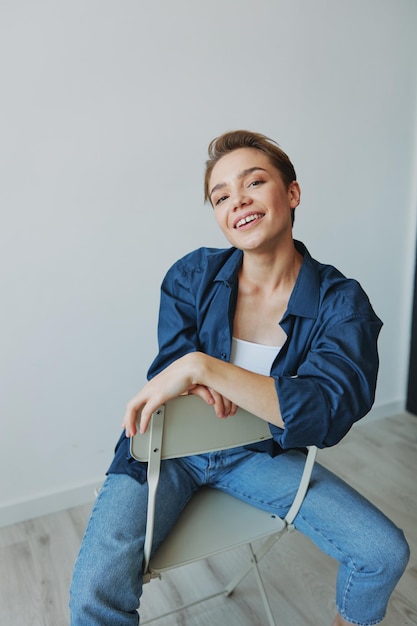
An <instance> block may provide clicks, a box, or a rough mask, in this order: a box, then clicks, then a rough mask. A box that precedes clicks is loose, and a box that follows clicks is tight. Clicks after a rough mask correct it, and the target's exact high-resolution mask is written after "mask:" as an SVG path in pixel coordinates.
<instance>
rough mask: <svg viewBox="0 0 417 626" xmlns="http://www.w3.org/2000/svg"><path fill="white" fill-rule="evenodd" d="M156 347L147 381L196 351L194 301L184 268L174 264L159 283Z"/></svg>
mask: <svg viewBox="0 0 417 626" xmlns="http://www.w3.org/2000/svg"><path fill="white" fill-rule="evenodd" d="M158 345H159V350H158V355H157V356H156V358H155V360H154V361H153V363H152V364H151V366H150V368H149V370H148V379H150V378H153V377H154V376H156V374H158V373H159V372H161V371H162V370H164V369H165V368H166V367H168V365H170V364H171V363H172V362H174V361H175V360H176V359H179V358H180V357H181V356H184V354H187V353H189V352H195V351H196V350H198V349H199V341H198V336H197V326H196V306H195V297H194V294H193V290H192V288H191V277H190V272H189V271H188V268H187V267H186V266H185V265H183V266H181V265H180V264H178V263H176V264H175V265H174V266H173V267H171V269H170V270H169V271H168V272H167V274H166V276H165V278H164V280H163V281H162V285H161V298H160V305H159V320H158Z"/></svg>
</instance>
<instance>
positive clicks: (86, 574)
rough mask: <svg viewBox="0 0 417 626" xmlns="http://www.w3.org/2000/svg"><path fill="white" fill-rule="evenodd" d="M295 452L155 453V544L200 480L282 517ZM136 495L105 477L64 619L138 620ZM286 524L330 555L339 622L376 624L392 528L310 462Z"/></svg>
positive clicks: (399, 542)
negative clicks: (164, 456)
mask: <svg viewBox="0 0 417 626" xmlns="http://www.w3.org/2000/svg"><path fill="white" fill-rule="evenodd" d="M304 458H305V457H304V455H303V454H302V453H301V452H297V451H290V452H287V453H286V454H282V455H280V456H277V457H275V458H271V457H270V456H269V455H267V454H263V453H258V452H251V451H248V450H246V449H244V448H234V449H233V450H227V451H222V452H215V453H210V454H204V455H199V456H193V457H186V458H183V459H175V460H170V461H164V462H163V464H162V471H161V479H160V484H159V489H158V495H157V507H158V508H157V514H156V522H155V544H154V545H155V549H156V548H157V546H158V545H159V544H160V543H161V542H162V541H163V539H164V537H165V536H166V535H167V533H168V532H169V530H170V528H171V527H172V526H173V524H174V522H175V521H176V519H177V517H178V515H179V513H180V512H181V510H182V509H183V507H184V506H185V505H186V504H187V502H188V500H189V499H190V498H191V497H192V495H193V493H194V492H195V491H196V490H197V489H198V488H199V487H200V486H201V485H211V486H213V487H216V488H218V489H221V490H223V491H225V492H227V493H230V494H232V495H234V496H237V497H238V498H240V499H242V500H245V501H246V502H250V503H251V504H253V505H254V506H257V507H259V508H261V509H265V510H267V511H270V512H273V513H276V514H278V515H279V516H281V517H283V516H285V514H286V512H287V511H288V509H289V506H290V504H291V501H292V498H293V497H294V494H295V491H296V489H297V486H298V482H299V480H300V476H301V472H302V468H303V465H304ZM146 499H147V485H146V483H145V484H140V483H139V482H137V481H136V480H134V479H133V478H131V477H130V476H127V475H125V474H110V475H109V476H108V477H107V479H106V481H105V483H104V486H103V488H102V489H101V491H100V493H99V495H98V497H97V500H96V503H95V506H94V508H93V511H92V513H91V518H90V521H89V524H88V526H87V530H86V533H85V536H84V539H83V542H82V545H81V549H80V553H79V556H78V559H77V562H76V565H75V569H74V574H73V580H72V586H71V600H70V608H71V626H106V625H108V626H133V625H135V626H136V625H137V624H138V623H139V615H138V613H137V610H136V609H137V607H138V606H139V598H140V596H141V593H142V575H141V564H142V560H143V543H144V533H145V523H146ZM294 524H295V527H296V528H297V529H298V530H299V531H300V532H302V533H303V534H305V535H307V536H308V537H310V539H312V541H313V542H314V543H315V544H316V545H317V546H318V547H319V548H320V549H321V550H323V552H325V553H326V554H328V555H330V556H332V557H334V558H335V559H337V560H338V561H339V571H338V576H337V582H336V604H337V608H338V611H339V613H340V614H341V615H342V616H343V617H344V618H345V619H346V620H347V621H350V622H353V623H354V624H361V625H363V626H365V625H366V626H368V625H370V624H377V623H378V622H380V621H381V620H382V619H383V617H384V615H385V610H386V606H387V603H388V600H389V597H390V595H391V593H392V591H393V589H394V587H395V585H396V584H397V582H398V580H399V578H400V576H401V575H402V573H403V571H404V569H405V567H406V564H407V561H408V558H409V549H408V545H407V542H406V541H405V539H404V536H403V533H402V531H401V530H399V529H398V528H397V527H396V526H395V525H394V524H393V523H392V522H391V521H390V520H389V519H387V518H386V517H385V515H383V513H381V512H380V511H379V510H378V509H376V508H375V507H374V506H373V505H372V504H371V503H370V502H368V501H367V500H366V499H365V498H363V497H362V496H361V495H360V494H358V493H357V492H356V491H354V490H353V489H352V488H351V487H349V486H348V485H347V484H346V483H344V482H343V481H342V480H340V479H339V478H338V477H336V476H335V475H334V474H332V473H331V472H329V471H328V470H326V469H325V468H323V467H322V466H320V465H319V464H318V463H316V465H315V468H314V470H313V475H312V482H311V486H310V489H309V491H308V494H307V496H306V498H305V501H304V503H303V505H302V507H301V509H300V512H299V514H298V515H297V517H296V519H295V523H294ZM277 567H279V564H277ZM306 567H308V563H306Z"/></svg>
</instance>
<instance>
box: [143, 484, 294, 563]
mask: <svg viewBox="0 0 417 626" xmlns="http://www.w3.org/2000/svg"><path fill="white" fill-rule="evenodd" d="M285 527H286V523H285V522H284V520H282V519H281V518H280V517H278V516H277V515H274V514H271V513H268V512H265V511H262V510H260V509H257V508H256V507H254V506H252V505H250V504H247V503H246V502H242V501H241V500H239V499H237V498H235V497H233V496H230V495H228V494H226V493H223V492H222V491H219V490H218V489H211V488H208V487H205V488H203V489H200V490H199V491H198V492H197V493H196V494H195V495H194V496H193V497H192V498H191V500H190V502H189V503H188V504H187V506H186V507H185V509H184V511H183V513H182V514H181V516H180V518H179V520H178V521H177V523H176V524H175V526H174V528H173V530H172V531H171V532H170V534H169V536H168V537H167V539H165V541H164V543H163V544H162V546H161V547H160V548H159V549H158V550H157V551H156V553H155V555H154V556H153V557H152V559H151V561H150V567H149V570H150V571H151V572H152V573H155V574H158V573H161V572H163V571H164V570H168V569H172V568H173V567H179V566H181V565H186V564H187V563H192V562H193V561H197V560H199V559H203V558H206V557H207V556H211V555H213V554H216V553H218V552H222V551H224V550H226V549H231V548H236V547H238V546H240V545H243V544H247V543H249V542H251V541H254V540H256V539H260V538H262V537H266V536H267V535H271V534H272V533H280V532H281V531H283V530H284V528H285Z"/></svg>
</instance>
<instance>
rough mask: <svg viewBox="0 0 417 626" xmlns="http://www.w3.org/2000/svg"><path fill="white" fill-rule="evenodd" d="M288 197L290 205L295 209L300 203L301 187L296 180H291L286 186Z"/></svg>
mask: <svg viewBox="0 0 417 626" xmlns="http://www.w3.org/2000/svg"><path fill="white" fill-rule="evenodd" d="M288 198H289V201H290V207H291V208H292V209H295V208H296V207H297V206H298V205H299V204H300V199H301V189H300V185H299V184H298V183H297V181H296V180H293V181H292V182H291V183H290V184H289V187H288Z"/></svg>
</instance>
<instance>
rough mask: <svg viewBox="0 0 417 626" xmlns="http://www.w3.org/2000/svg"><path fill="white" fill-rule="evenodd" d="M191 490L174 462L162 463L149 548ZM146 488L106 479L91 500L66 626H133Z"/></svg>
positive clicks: (165, 530)
mask: <svg viewBox="0 0 417 626" xmlns="http://www.w3.org/2000/svg"><path fill="white" fill-rule="evenodd" d="M194 490H195V484H194V482H193V481H192V479H191V478H190V476H189V475H188V474H187V473H186V472H185V471H184V469H183V468H182V467H181V466H180V465H179V464H178V463H177V462H176V461H164V462H163V463H162V466H161V477H160V482H159V489H158V495H157V502H156V507H157V508H156V511H157V513H156V520H155V534H154V548H155V549H156V547H157V546H158V545H159V543H160V542H161V541H162V540H163V538H164V537H165V536H166V534H167V533H168V532H169V530H170V528H171V527H172V525H173V524H174V522H175V520H176V519H177V517H178V515H179V513H180V512H181V510H182V508H183V507H184V506H185V504H186V503H187V501H188V500H189V498H190V497H191V495H192V493H193V491H194ZM147 496H148V488H147V484H146V483H145V484H143V485H142V484H140V483H139V482H137V481H136V480H134V479H133V478H131V477H130V476H128V475H125V474H110V475H109V476H108V477H107V479H106V481H105V483H104V485H103V487H102V489H101V490H100V493H99V495H98V497H97V500H96V503H95V506H94V508H93V510H92V513H91V517H90V521H89V523H88V526H87V530H86V532H85V535H84V539H83V542H82V545H81V548H80V552H79V555H78V559H77V561H76V564H75V568H74V574H73V580H72V585H71V593H70V610H71V626H87V625H88V626H133V625H135V626H136V625H137V624H138V623H139V616H138V612H137V608H138V606H139V598H140V596H141V593H142V562H143V545H144V539H145V537H144V534H145V526H146V510H147V506H146V503H147Z"/></svg>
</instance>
